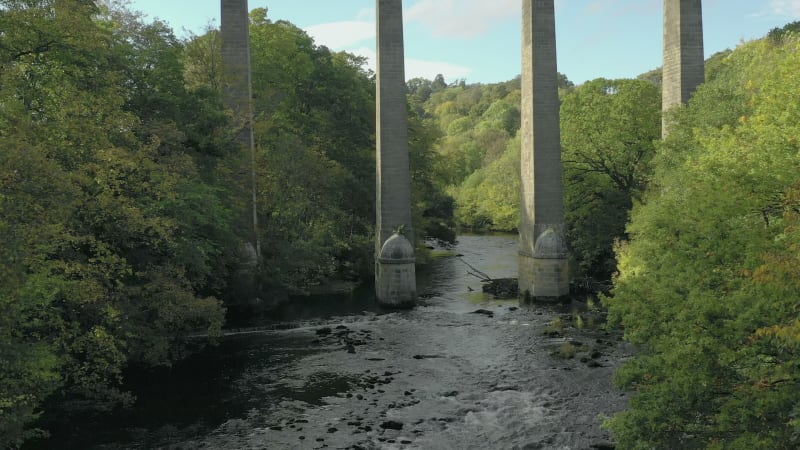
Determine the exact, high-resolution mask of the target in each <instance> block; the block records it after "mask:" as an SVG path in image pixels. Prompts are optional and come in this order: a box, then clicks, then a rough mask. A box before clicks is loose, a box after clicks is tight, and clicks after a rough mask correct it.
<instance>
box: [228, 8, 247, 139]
mask: <svg viewBox="0 0 800 450" xmlns="http://www.w3.org/2000/svg"><path fill="white" fill-rule="evenodd" d="M220 20H221V26H220V29H221V33H222V62H223V67H224V81H223V83H224V98H225V104H226V106H227V107H229V108H230V109H231V110H232V111H233V113H234V117H235V118H236V120H237V122H238V125H239V126H241V127H242V130H241V140H242V143H243V145H245V146H246V147H247V148H250V144H251V142H252V139H253V133H252V126H251V117H252V102H251V97H252V95H251V94H252V81H251V78H250V77H251V75H250V32H249V28H248V23H249V18H248V11H247V0H221V1H220Z"/></svg>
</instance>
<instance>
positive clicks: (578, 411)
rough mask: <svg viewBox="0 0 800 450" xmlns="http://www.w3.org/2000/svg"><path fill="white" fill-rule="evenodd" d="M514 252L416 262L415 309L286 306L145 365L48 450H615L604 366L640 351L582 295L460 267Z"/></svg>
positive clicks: (352, 301)
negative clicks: (565, 300) (103, 413)
mask: <svg viewBox="0 0 800 450" xmlns="http://www.w3.org/2000/svg"><path fill="white" fill-rule="evenodd" d="M516 250H517V240H516V238H515V237H510V236H461V237H460V238H459V243H458V245H457V247H456V248H455V251H456V252H457V253H459V254H461V255H462V256H461V257H452V256H451V257H442V258H436V259H435V260H434V262H433V263H432V264H430V265H429V266H428V267H427V268H426V269H425V270H423V271H419V272H418V285H419V287H418V292H419V293H420V297H421V299H420V302H419V305H418V306H417V307H415V308H414V309H412V310H408V311H399V312H398V311H395V312H389V311H382V310H380V308H378V307H377V306H376V305H375V302H374V296H373V294H372V293H371V292H364V291H357V292H356V293H355V294H354V295H350V296H342V297H329V298H325V297H316V298H311V299H307V300H305V301H297V302H294V303H292V305H290V306H287V307H286V308H284V309H283V310H281V311H279V313H278V314H277V319H273V320H272V321H268V322H262V323H259V324H258V325H259V328H258V329H254V330H239V331H237V330H230V332H229V333H228V334H227V335H226V337H225V338H224V339H223V341H222V342H221V344H220V345H219V346H217V347H215V348H211V349H208V350H205V351H203V352H201V353H198V354H196V355H194V356H192V357H191V358H189V359H188V360H186V361H185V362H184V363H182V364H180V365H179V366H177V367H174V368H173V369H172V370H170V371H166V370H165V371H160V372H155V373H148V374H140V375H138V376H137V377H136V380H135V382H134V391H135V393H136V395H137V397H138V401H137V403H136V406H135V407H134V408H133V409H132V410H130V411H127V412H124V413H118V414H115V415H113V416H110V417H102V418H98V419H96V420H91V421H82V422H81V423H71V424H68V425H67V426H62V427H61V428H60V429H57V430H56V432H55V433H54V436H53V438H52V439H50V440H49V441H47V442H44V443H42V444H43V445H44V446H43V447H41V448H61V449H79V448H80V449H83V448H95V449H122V448H126V449H127V448H140V449H145V448H146V449H150V448H170V449H195V448H207V449H270V450H272V449H312V448H350V449H494V448H497V449H513V448H520V449H522V448H524V449H592V448H594V449H602V448H613V446H612V440H611V437H610V436H609V435H608V433H607V432H606V431H604V430H602V429H601V428H600V424H601V423H602V420H603V417H604V416H608V415H611V414H613V413H615V412H616V411H619V410H621V409H622V408H624V407H625V405H626V402H627V397H626V395H625V394H623V393H621V392H619V391H618V390H616V389H615V388H614V387H613V383H612V375H613V372H614V370H615V368H617V367H618V366H619V364H620V363H621V362H623V361H624V360H626V359H628V358H630V356H631V355H632V353H633V349H632V348H630V347H629V346H628V345H627V344H625V343H624V342H622V341H621V336H620V335H619V333H616V332H607V331H605V330H604V329H603V328H602V326H601V325H602V320H603V314H602V312H599V311H595V310H593V309H592V308H591V307H590V306H591V305H588V306H589V307H587V304H586V303H583V302H577V301H576V302H573V304H569V305H534V306H524V307H519V305H518V302H517V301H516V300H513V301H511V300H495V299H493V298H492V297H491V296H488V295H486V294H483V293H482V292H481V282H480V280H479V279H478V278H476V277H475V276H473V275H470V274H468V271H469V270H470V269H469V267H468V266H467V264H465V262H466V263H468V264H469V265H471V266H473V267H474V268H476V269H478V270H480V271H481V272H484V273H486V274H488V275H490V276H492V277H493V278H502V277H515V276H516V272H517V253H516ZM476 310H482V311H481V313H475V311H476ZM489 313H491V314H489ZM51 445H52V447H51ZM37 448H38V447H37Z"/></svg>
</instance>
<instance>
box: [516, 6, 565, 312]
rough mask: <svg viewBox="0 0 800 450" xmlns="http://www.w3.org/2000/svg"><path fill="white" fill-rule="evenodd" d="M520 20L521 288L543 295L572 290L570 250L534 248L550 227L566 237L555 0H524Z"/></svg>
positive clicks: (527, 293)
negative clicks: (539, 252) (542, 254)
mask: <svg viewBox="0 0 800 450" xmlns="http://www.w3.org/2000/svg"><path fill="white" fill-rule="evenodd" d="M522 21H523V26H522V154H521V177H522V207H521V223H520V250H519V253H520V267H519V292H520V295H522V296H524V297H528V298H532V299H534V300H536V299H542V300H544V299H551V298H558V297H562V296H564V295H567V294H568V293H569V273H568V264H567V263H568V258H567V255H566V251H564V253H563V255H558V256H557V257H552V256H550V257H547V258H537V257H536V255H535V254H534V247H535V243H536V239H538V238H539V236H540V235H542V234H543V233H545V232H546V231H547V230H552V232H553V233H556V234H557V235H558V238H559V240H560V242H562V243H563V242H565V241H564V188H563V182H562V168H561V133H560V130H559V108H560V104H559V100H558V72H557V63H556V35H555V7H554V2H553V0H524V1H523V2H522Z"/></svg>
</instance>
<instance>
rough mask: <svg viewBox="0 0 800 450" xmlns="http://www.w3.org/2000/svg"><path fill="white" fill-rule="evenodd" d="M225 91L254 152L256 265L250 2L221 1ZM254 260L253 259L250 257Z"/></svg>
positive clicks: (255, 215) (255, 232)
mask: <svg viewBox="0 0 800 450" xmlns="http://www.w3.org/2000/svg"><path fill="white" fill-rule="evenodd" d="M220 22H221V26H220V28H221V33H222V64H223V90H224V100H225V105H226V106H227V107H228V108H230V109H231V111H233V116H234V120H235V126H237V127H239V129H240V131H239V139H240V141H241V143H242V145H243V146H244V147H245V148H246V149H248V150H249V151H250V163H251V167H250V178H251V179H250V182H251V197H252V198H251V202H252V213H253V214H252V216H253V217H252V224H253V231H252V234H253V237H252V245H253V248H252V250H250V251H249V252H255V261H252V262H257V259H258V258H259V257H260V255H261V248H260V247H261V245H260V240H259V237H258V209H257V207H256V200H257V198H256V173H255V142H254V138H253V102H252V96H253V94H252V92H253V84H252V78H251V73H250V72H251V71H250V27H249V23H250V18H249V15H248V10H247V0H221V1H220ZM248 258H252V257H248Z"/></svg>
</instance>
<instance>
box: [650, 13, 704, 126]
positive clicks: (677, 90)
mask: <svg viewBox="0 0 800 450" xmlns="http://www.w3.org/2000/svg"><path fill="white" fill-rule="evenodd" d="M663 71H664V72H663V91H662V100H661V108H662V111H663V112H667V111H668V110H670V109H671V108H673V107H674V106H676V105H680V104H684V103H686V102H687V101H689V98H690V97H691V96H692V94H693V93H694V91H695V89H697V86H699V85H700V84H701V83H703V82H704V81H705V66H704V59H703V7H702V1H701V0H664V69H663ZM668 130H669V124H668V123H667V121H666V120H664V121H662V128H661V134H662V136H666V135H667V133H668Z"/></svg>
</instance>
